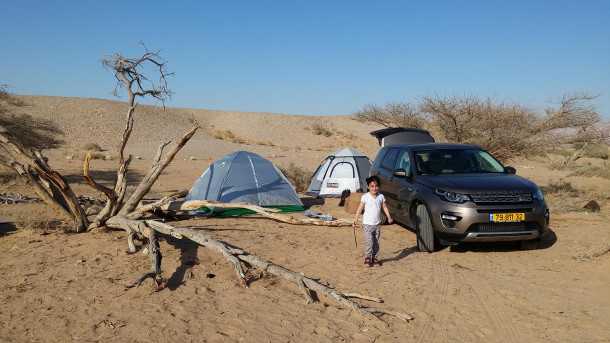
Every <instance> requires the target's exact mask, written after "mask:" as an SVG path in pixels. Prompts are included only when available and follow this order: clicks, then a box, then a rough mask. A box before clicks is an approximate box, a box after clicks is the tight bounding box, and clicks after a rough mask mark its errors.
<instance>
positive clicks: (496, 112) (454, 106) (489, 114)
mask: <svg viewBox="0 0 610 343" xmlns="http://www.w3.org/2000/svg"><path fill="white" fill-rule="evenodd" d="M421 109H422V111H423V112H425V113H428V114H429V115H430V116H431V117H432V119H433V121H434V122H435V124H436V126H437V127H438V128H439V130H440V131H441V132H442V134H443V136H444V138H445V139H446V140H448V141H449V142H455V143H469V144H477V145H480V146H482V147H483V148H485V149H487V150H489V151H490V152H491V153H493V154H494V155H495V156H496V157H498V158H500V159H503V160H506V159H509V158H511V157H514V156H517V155H521V154H524V153H527V154H532V153H539V152H541V150H542V149H543V147H544V144H542V143H541V142H540V138H541V137H538V136H537V135H536V134H537V127H538V126H539V123H538V118H537V116H536V115H535V114H534V113H533V112H531V111H530V110H528V109H527V108H525V107H523V106H521V105H518V104H508V103H498V102H495V101H493V100H492V99H489V98H488V99H480V98H477V97H463V98H458V97H449V98H440V97H436V98H431V97H428V98H424V101H423V103H422V106H421Z"/></svg>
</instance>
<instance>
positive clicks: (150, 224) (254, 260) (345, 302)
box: [106, 216, 413, 321]
mask: <svg viewBox="0 0 610 343" xmlns="http://www.w3.org/2000/svg"><path fill="white" fill-rule="evenodd" d="M106 225H107V226H109V227H112V228H117V229H123V230H127V231H128V232H130V231H135V232H137V233H139V234H141V235H142V236H144V237H146V238H148V239H149V240H150V239H153V240H156V235H154V233H153V232H152V231H156V232H159V233H162V234H165V235H169V236H172V237H175V238H179V239H182V238H186V239H189V240H191V241H193V242H195V243H197V244H199V245H201V246H203V247H206V248H210V249H212V250H215V251H216V252H219V253H221V254H222V255H223V256H224V257H225V259H227V261H229V262H230V263H231V264H232V265H233V267H234V269H235V273H236V275H237V277H238V279H239V281H240V283H241V284H242V285H243V286H245V287H247V285H248V284H247V280H246V272H245V271H244V266H243V265H242V263H244V264H246V265H250V266H252V267H255V268H257V269H259V270H261V271H263V272H266V273H269V274H272V275H275V276H277V277H280V278H282V279H285V280H287V281H290V282H293V283H294V284H296V285H297V287H299V288H300V289H301V290H302V291H303V293H304V295H305V298H306V301H307V303H310V302H315V301H316V299H317V296H314V295H313V294H312V292H315V293H319V294H323V295H325V296H326V297H328V298H330V299H332V300H334V301H335V302H336V303H338V304H339V305H340V306H342V307H345V308H347V309H350V310H353V311H354V312H356V313H358V314H360V315H362V316H363V317H365V318H367V319H375V320H381V318H380V317H381V316H382V315H390V316H393V317H396V318H398V319H400V320H403V321H410V320H413V317H412V316H411V315H409V314H406V313H402V312H397V311H392V310H385V309H381V308H376V307H367V306H364V305H361V304H359V303H357V302H355V301H354V300H352V299H351V298H360V299H365V300H370V301H375V302H382V301H383V300H381V299H379V298H375V297H370V296H366V295H361V294H358V293H342V292H340V291H338V290H336V289H333V288H331V287H329V286H326V285H324V284H322V283H321V282H319V281H318V280H315V279H313V278H309V277H307V276H305V275H303V274H301V273H297V272H295V271H292V270H290V269H288V268H285V267H283V266H280V265H277V264H274V263H272V262H270V261H267V260H265V259H263V258H261V257H259V256H256V255H252V254H250V253H248V252H246V251H244V250H242V249H240V248H237V247H234V246H232V245H230V244H228V243H226V242H223V241H220V240H217V239H215V238H213V237H212V236H210V235H209V234H208V233H206V232H205V231H201V230H194V229H191V228H183V227H174V226H171V225H168V224H165V223H160V222H157V221H154V220H143V221H139V220H132V219H128V218H126V217H122V216H115V217H112V218H110V219H109V220H108V221H107V222H106ZM155 242H156V241H155ZM157 244H158V243H157ZM157 246H158V245H157ZM149 247H153V249H154V244H152V243H149ZM160 261H161V253H160V251H158V248H157V249H156V252H155V253H154V254H151V262H152V271H151V272H148V273H146V274H144V275H143V276H142V277H140V278H139V279H138V280H137V281H136V282H135V283H134V284H135V285H139V284H141V283H142V281H144V280H145V279H146V278H148V277H151V278H153V280H155V287H156V288H157V289H158V288H159V286H160V285H162V284H163V281H162V277H161V271H160Z"/></svg>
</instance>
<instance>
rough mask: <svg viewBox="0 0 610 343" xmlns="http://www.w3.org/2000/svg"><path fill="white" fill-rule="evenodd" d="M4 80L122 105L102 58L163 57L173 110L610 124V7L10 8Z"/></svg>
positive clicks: (1, 67)
mask: <svg viewBox="0 0 610 343" xmlns="http://www.w3.org/2000/svg"><path fill="white" fill-rule="evenodd" d="M0 23H1V24H0V35H1V36H2V44H1V45H0V61H2V63H0V83H7V84H9V85H10V86H11V88H12V90H13V91H14V92H17V93H21V94H42V95H62V96H83V97H97V98H112V94H111V90H112V88H113V78H112V76H111V75H110V74H109V73H108V71H106V70H104V69H103V68H102V66H101V63H100V59H101V58H102V57H103V56H105V55H109V54H111V53H113V52H115V51H118V52H122V53H124V54H127V55H135V54H139V53H140V52H141V48H140V46H139V45H138V43H139V42H140V41H143V42H145V43H146V45H147V47H148V48H150V49H151V50H152V49H161V51H162V55H163V56H164V57H165V58H166V59H167V60H168V62H169V64H168V67H169V69H170V70H171V71H173V72H175V76H174V77H173V78H172V79H171V80H170V86H171V88H172V90H173V91H174V92H175V94H174V96H173V98H172V100H171V101H170V102H169V103H168V105H169V106H180V107H196V108H212V109H225V110H240V111H269V112H283V113H295V114H296V113H299V114H346V113H351V112H353V111H355V110H357V109H358V108H360V107H361V106H362V105H364V104H367V103H379V104H382V103H385V102H389V101H417V99H419V98H421V97H423V96H426V95H435V94H436V95H465V94H468V95H478V96H483V97H486V96H490V97H493V98H496V99H498V100H502V101H514V102H519V103H523V104H525V105H527V106H530V107H532V108H534V109H542V108H544V107H547V106H550V105H553V104H554V102H556V101H557V100H558V99H559V98H560V97H561V95H562V94H564V93H566V92H580V91H586V92H590V93H593V94H599V98H598V99H597V100H596V105H597V106H598V108H599V110H600V112H602V114H604V115H605V116H606V118H610V1H607V0H604V1H601V0H600V1H579V2H577V1H563V0H556V1H535V0H532V1H493V0H492V1H390V0H387V1H377V2H374V1H328V0H327V1H317V0H315V1H314V0H309V1H288V0H284V1H214V2H212V1H171V2H170V1H137V2H136V1H84V0H81V1H59V0H57V1H48V0H47V1H27V0H20V1H11V2H6V3H4V4H3V5H2V6H1V10H0Z"/></svg>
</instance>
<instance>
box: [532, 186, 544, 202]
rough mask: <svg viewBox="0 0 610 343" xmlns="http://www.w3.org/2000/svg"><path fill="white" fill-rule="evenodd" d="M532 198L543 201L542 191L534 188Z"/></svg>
mask: <svg viewBox="0 0 610 343" xmlns="http://www.w3.org/2000/svg"><path fill="white" fill-rule="evenodd" d="M532 196H533V198H534V199H536V200H540V201H544V193H542V190H541V189H540V188H538V187H536V190H535V191H534V193H533V195H532Z"/></svg>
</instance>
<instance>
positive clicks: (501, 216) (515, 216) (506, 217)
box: [489, 213, 525, 223]
mask: <svg viewBox="0 0 610 343" xmlns="http://www.w3.org/2000/svg"><path fill="white" fill-rule="evenodd" d="M489 220H490V221H492V222H500V223H507V222H508V223H510V222H522V221H525V213H490V214H489Z"/></svg>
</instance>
